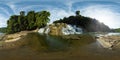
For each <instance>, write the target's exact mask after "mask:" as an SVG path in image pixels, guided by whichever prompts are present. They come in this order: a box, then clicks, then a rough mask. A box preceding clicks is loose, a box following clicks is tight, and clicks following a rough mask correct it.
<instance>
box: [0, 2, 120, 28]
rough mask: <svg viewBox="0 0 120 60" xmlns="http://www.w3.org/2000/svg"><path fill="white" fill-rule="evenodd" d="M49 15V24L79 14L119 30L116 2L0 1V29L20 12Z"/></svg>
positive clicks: (118, 9)
mask: <svg viewBox="0 0 120 60" xmlns="http://www.w3.org/2000/svg"><path fill="white" fill-rule="evenodd" d="M31 10H34V11H36V12H37V11H42V10H46V11H49V12H50V13H51V16H50V23H52V22H53V21H55V20H59V19H60V18H63V17H68V16H70V15H75V11H77V10H80V14H81V15H83V16H86V17H91V18H94V19H97V20H99V21H100V22H101V23H104V24H106V25H108V26H109V27H110V28H120V23H119V22H120V1H118V0H0V27H6V26H7V23H6V22H7V20H8V19H9V17H10V16H11V15H16V14H19V12H20V11H25V12H26V13H27V12H28V11H31Z"/></svg>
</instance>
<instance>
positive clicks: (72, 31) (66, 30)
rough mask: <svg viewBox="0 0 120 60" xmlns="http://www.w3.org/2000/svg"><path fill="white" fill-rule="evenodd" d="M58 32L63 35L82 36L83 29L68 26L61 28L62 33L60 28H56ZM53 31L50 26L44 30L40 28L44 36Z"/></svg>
mask: <svg viewBox="0 0 120 60" xmlns="http://www.w3.org/2000/svg"><path fill="white" fill-rule="evenodd" d="M52 27H55V26H52ZM56 27H57V28H56V30H55V31H57V32H60V33H62V34H63V35H69V34H81V33H82V28H80V27H77V26H76V25H68V24H66V26H62V27H61V30H62V31H60V30H59V29H58V28H59V27H58V26H56ZM50 31H51V29H50V26H46V27H44V28H40V29H39V31H38V32H39V33H44V34H48V33H50Z"/></svg>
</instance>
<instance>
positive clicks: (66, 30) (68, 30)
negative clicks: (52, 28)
mask: <svg viewBox="0 0 120 60" xmlns="http://www.w3.org/2000/svg"><path fill="white" fill-rule="evenodd" d="M62 33H63V34H64V35H69V34H81V33H82V29H81V28H79V27H76V25H67V26H66V27H63V28H62Z"/></svg>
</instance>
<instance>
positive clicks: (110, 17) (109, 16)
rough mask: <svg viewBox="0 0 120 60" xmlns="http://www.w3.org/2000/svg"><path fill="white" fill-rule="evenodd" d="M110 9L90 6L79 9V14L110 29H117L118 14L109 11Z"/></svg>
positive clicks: (114, 11)
mask: <svg viewBox="0 0 120 60" xmlns="http://www.w3.org/2000/svg"><path fill="white" fill-rule="evenodd" d="M111 7H112V6H109V5H94V6H92V5H91V6H87V7H85V8H83V9H81V14H82V15H84V16H87V17H92V18H95V19H97V20H99V21H100V22H103V23H104V24H106V25H108V26H109V27H110V28H119V27H120V23H119V20H120V13H119V12H117V11H116V10H114V9H111Z"/></svg>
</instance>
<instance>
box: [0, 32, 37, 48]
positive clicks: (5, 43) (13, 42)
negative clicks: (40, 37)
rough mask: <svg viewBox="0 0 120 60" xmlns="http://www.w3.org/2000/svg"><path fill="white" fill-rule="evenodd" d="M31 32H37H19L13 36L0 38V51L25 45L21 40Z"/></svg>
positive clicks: (7, 35)
mask: <svg viewBox="0 0 120 60" xmlns="http://www.w3.org/2000/svg"><path fill="white" fill-rule="evenodd" d="M33 32H37V31H36V30H33V31H21V32H17V33H14V34H5V35H4V36H2V37H1V41H0V49H10V48H16V47H20V46H22V45H24V44H26V41H25V40H23V39H24V38H25V36H27V35H28V34H29V33H33Z"/></svg>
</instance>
